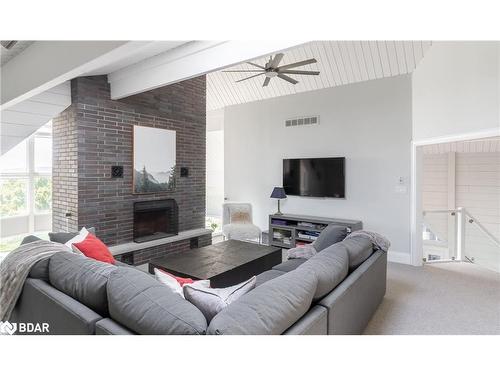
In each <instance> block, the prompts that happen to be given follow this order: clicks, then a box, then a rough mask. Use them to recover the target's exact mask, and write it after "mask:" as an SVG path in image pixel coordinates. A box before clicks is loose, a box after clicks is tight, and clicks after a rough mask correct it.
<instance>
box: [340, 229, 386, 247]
mask: <svg viewBox="0 0 500 375" xmlns="http://www.w3.org/2000/svg"><path fill="white" fill-rule="evenodd" d="M355 237H363V238H367V239H369V240H370V241H371V242H372V244H373V248H374V249H375V250H382V251H387V250H389V247H390V246H391V242H390V241H389V240H388V239H387V238H385V237H384V236H382V235H381V234H378V233H375V232H370V231H367V230H357V231H355V232H352V233H351V234H349V235H347V237H346V238H345V239H344V241H345V240H347V239H348V238H355Z"/></svg>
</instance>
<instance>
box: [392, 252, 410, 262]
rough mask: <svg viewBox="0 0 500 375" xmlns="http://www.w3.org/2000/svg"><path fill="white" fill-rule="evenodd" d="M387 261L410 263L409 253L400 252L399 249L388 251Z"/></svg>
mask: <svg viewBox="0 0 500 375" xmlns="http://www.w3.org/2000/svg"><path fill="white" fill-rule="evenodd" d="M387 261H388V262H393V263H403V264H410V265H411V256H410V253H402V252H400V251H388V252H387Z"/></svg>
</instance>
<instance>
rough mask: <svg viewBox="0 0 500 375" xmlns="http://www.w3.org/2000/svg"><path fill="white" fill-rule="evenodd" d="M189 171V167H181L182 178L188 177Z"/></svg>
mask: <svg viewBox="0 0 500 375" xmlns="http://www.w3.org/2000/svg"><path fill="white" fill-rule="evenodd" d="M188 176H189V169H188V168H187V167H181V177H188Z"/></svg>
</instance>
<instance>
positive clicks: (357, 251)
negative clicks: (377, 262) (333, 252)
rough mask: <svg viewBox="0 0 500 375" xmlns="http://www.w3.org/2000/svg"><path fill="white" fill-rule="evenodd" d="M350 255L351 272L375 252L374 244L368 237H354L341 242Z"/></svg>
mask: <svg viewBox="0 0 500 375" xmlns="http://www.w3.org/2000/svg"><path fill="white" fill-rule="evenodd" d="M341 244H342V245H343V246H344V247H345V249H346V250H347V254H348V255H349V272H352V271H354V270H355V269H356V268H357V267H358V266H359V265H360V264H361V263H363V262H364V261H365V260H367V259H368V258H369V257H370V255H372V253H373V245H372V243H371V241H370V240H369V239H368V238H363V237H353V238H348V239H346V240H344V241H342V242H341Z"/></svg>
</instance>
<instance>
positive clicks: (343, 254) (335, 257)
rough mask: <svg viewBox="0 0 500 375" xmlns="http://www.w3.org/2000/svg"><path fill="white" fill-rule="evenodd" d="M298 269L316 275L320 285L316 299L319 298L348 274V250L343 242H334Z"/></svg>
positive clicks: (315, 295)
mask: <svg viewBox="0 0 500 375" xmlns="http://www.w3.org/2000/svg"><path fill="white" fill-rule="evenodd" d="M298 270H304V271H306V272H309V273H312V274H314V275H316V277H317V279H318V286H317V288H316V292H315V294H314V299H315V300H318V299H320V298H322V297H324V296H326V295H327V294H328V293H330V292H331V291H332V290H333V289H334V288H335V287H336V286H337V285H338V284H340V282H341V281H342V280H344V278H345V277H346V276H347V273H348V271H349V256H348V254H347V250H346V249H345V248H344V246H342V245H341V243H336V244H333V245H331V246H330V247H327V248H326V249H324V250H323V251H321V252H320V253H318V254H316V255H315V256H313V257H312V258H311V259H309V260H308V261H307V262H305V263H303V264H301V265H300V266H299V267H298V268H297V271H298Z"/></svg>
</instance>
